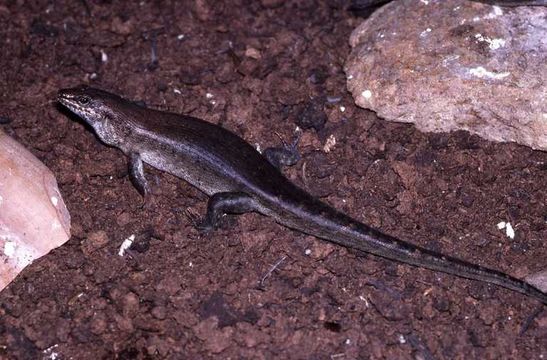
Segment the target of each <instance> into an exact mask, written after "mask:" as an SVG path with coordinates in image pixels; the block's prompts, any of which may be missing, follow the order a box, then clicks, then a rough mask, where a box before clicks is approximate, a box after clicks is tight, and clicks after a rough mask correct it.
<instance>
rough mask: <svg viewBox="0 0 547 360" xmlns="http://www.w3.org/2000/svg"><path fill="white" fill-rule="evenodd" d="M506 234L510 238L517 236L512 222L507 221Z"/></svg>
mask: <svg viewBox="0 0 547 360" xmlns="http://www.w3.org/2000/svg"><path fill="white" fill-rule="evenodd" d="M505 235H507V237H508V238H509V239H514V238H515V230H514V229H513V226H511V223H507V225H506V226H505Z"/></svg>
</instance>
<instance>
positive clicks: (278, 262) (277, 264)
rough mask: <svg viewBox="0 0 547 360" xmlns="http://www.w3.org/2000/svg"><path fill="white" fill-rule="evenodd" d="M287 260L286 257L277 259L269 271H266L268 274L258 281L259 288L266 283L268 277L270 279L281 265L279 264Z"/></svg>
mask: <svg viewBox="0 0 547 360" xmlns="http://www.w3.org/2000/svg"><path fill="white" fill-rule="evenodd" d="M286 258H287V256H286V255H285V256H283V257H282V258H281V259H279V260H278V261H277V262H276V263H275V264H274V265H273V266H272V267H271V268H270V270H268V272H267V273H266V274H265V275H264V276H263V277H262V279H261V280H260V287H264V281H266V279H267V278H268V277H270V276H271V275H272V273H273V272H274V271H275V269H277V268H278V267H279V265H281V263H282V262H283V261H285V259H286Z"/></svg>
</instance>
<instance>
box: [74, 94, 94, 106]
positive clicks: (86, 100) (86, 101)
mask: <svg viewBox="0 0 547 360" xmlns="http://www.w3.org/2000/svg"><path fill="white" fill-rule="evenodd" d="M76 100H77V101H78V102H79V103H80V104H81V105H87V104H89V102H90V101H91V99H90V98H89V96H85V95H81V96H78V97H77V98H76Z"/></svg>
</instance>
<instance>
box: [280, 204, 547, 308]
mask: <svg viewBox="0 0 547 360" xmlns="http://www.w3.org/2000/svg"><path fill="white" fill-rule="evenodd" d="M285 211H288V212H289V213H290V214H284V215H283V216H280V217H276V218H277V221H278V222H280V223H283V224H284V225H286V226H288V227H291V228H296V229H298V230H300V231H302V232H305V233H308V234H310V235H314V236H316V237H319V238H323V239H326V240H329V241H331V242H334V243H337V244H340V245H343V246H347V247H350V248H354V249H358V250H361V251H365V252H368V253H371V254H374V255H378V256H382V257H384V258H388V259H392V260H397V261H401V262H403V263H407V264H411V265H415V266H419V267H424V268H428V269H431V270H436V271H441V272H445V273H449V274H453V275H456V276H460V277H464V278H468V279H473V280H479V281H484V282H487V283H492V284H496V285H499V286H501V287H504V288H507V289H510V290H514V291H518V292H520V293H523V294H525V295H528V296H530V297H533V298H535V299H537V300H539V301H541V302H542V303H543V304H546V305H547V294H546V293H545V292H542V291H541V290H539V289H537V288H536V287H534V286H532V285H531V284H529V283H527V282H525V281H523V280H520V279H517V278H515V277H512V276H509V275H507V274H505V273H502V272H501V271H497V270H492V269H489V268H485V267H482V266H479V265H475V264H472V263H469V262H467V261H463V260H460V259H457V258H454V257H451V256H447V255H443V254H440V253H436V252H434V251H431V250H428V249H425V248H422V247H419V246H416V245H413V244H410V243H407V242H404V241H402V240H399V239H396V238H394V237H392V236H389V235H386V234H383V233H381V232H380V231H378V230H375V229H373V228H371V227H369V226H367V225H365V224H363V223H361V222H358V221H357V220H354V219H352V218H351V217H349V216H347V215H345V214H343V213H341V212H338V211H336V210H335V209H333V208H332V207H330V206H328V205H326V204H325V203H322V202H320V201H319V200H315V199H313V198H311V197H310V198H308V199H306V200H305V201H304V205H302V203H301V205H300V206H297V207H294V208H292V209H285Z"/></svg>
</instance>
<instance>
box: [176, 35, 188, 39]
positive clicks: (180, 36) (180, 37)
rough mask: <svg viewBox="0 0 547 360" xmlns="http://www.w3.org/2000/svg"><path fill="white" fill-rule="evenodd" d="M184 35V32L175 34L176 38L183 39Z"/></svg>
mask: <svg viewBox="0 0 547 360" xmlns="http://www.w3.org/2000/svg"><path fill="white" fill-rule="evenodd" d="M185 36H186V35H184V34H178V35H177V40H182V39H184V37H185Z"/></svg>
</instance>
